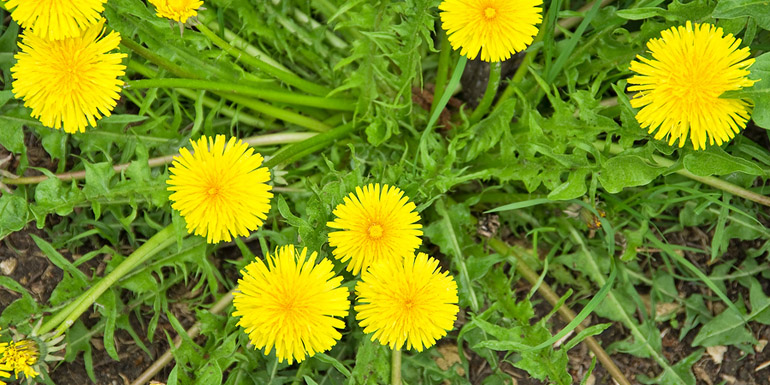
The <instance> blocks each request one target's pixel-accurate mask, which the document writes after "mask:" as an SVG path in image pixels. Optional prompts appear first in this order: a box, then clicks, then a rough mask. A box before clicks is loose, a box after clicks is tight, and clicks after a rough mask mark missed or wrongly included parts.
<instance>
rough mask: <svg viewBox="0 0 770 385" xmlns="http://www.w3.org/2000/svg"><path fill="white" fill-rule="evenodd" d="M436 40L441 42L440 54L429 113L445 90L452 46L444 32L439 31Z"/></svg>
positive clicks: (434, 108) (433, 109)
mask: <svg viewBox="0 0 770 385" xmlns="http://www.w3.org/2000/svg"><path fill="white" fill-rule="evenodd" d="M438 39H439V41H441V52H440V53H439V56H438V69H437V70H436V86H435V87H434V88H433V102H432V103H431V105H430V113H431V114H433V111H435V110H436V107H437V106H438V102H439V100H440V99H441V96H442V95H444V90H445V89H446V83H447V76H448V75H449V59H450V57H451V54H452V46H451V45H450V44H449V39H448V38H447V34H446V31H444V29H443V28H442V29H439V32H438Z"/></svg>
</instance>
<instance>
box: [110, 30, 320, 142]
mask: <svg viewBox="0 0 770 385" xmlns="http://www.w3.org/2000/svg"><path fill="white" fill-rule="evenodd" d="M125 43H126V41H123V44H125ZM127 46H128V47H130V45H127ZM132 49H133V48H132ZM137 49H138V51H136V52H137V53H139V54H140V55H142V56H144V57H145V58H146V59H147V60H150V61H152V62H153V63H155V64H157V65H159V66H161V67H163V68H165V69H167V70H168V71H170V72H171V73H173V74H175V75H178V76H183V77H189V78H192V79H190V81H192V80H199V78H198V76H196V75H195V74H192V73H189V72H185V71H184V69H181V68H176V65H175V64H173V63H170V62H168V61H167V60H166V59H164V58H162V57H160V56H157V55H155V54H153V53H152V52H145V53H147V54H148V56H145V55H144V54H142V52H144V51H145V50H146V49H145V48H144V47H141V46H139V47H138V48H137ZM130 63H131V62H129V64H130ZM182 74H186V75H187V76H185V75H182ZM155 80H161V79H155ZM199 81H202V82H209V83H217V82H210V81H203V80H199ZM204 84H205V83H204ZM216 94H217V95H219V96H221V97H223V98H225V99H227V100H230V101H232V102H235V103H238V104H240V105H242V106H244V107H248V108H249V109H252V110H254V111H257V112H260V113H263V114H265V115H268V116H272V117H274V118H277V119H280V120H283V121H285V122H289V123H294V124H296V125H298V126H300V127H305V128H308V129H311V130H313V131H318V132H324V131H329V129H330V128H331V127H329V126H327V125H325V124H323V123H321V122H319V121H318V120H315V119H313V118H309V117H306V116H303V115H300V114H298V113H296V112H292V111H287V110H284V109H281V108H278V107H274V106H271V105H269V104H267V103H262V102H260V101H258V100H254V99H249V98H244V97H241V96H233V95H228V94H223V93H222V92H216Z"/></svg>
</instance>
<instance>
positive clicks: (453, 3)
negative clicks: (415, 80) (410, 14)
mask: <svg viewBox="0 0 770 385" xmlns="http://www.w3.org/2000/svg"><path fill="white" fill-rule="evenodd" d="M542 4H543V1H542V0H444V1H443V2H442V3H441V5H439V6H438V8H439V10H441V11H442V12H441V15H440V16H441V25H442V27H443V28H444V29H445V30H446V31H447V34H448V35H449V43H450V44H452V48H454V49H460V50H461V51H460V55H463V56H467V57H468V58H469V59H475V58H476V57H477V56H478V55H479V52H481V60H484V61H488V62H499V61H503V60H506V59H508V58H510V57H511V55H512V54H514V53H516V52H519V51H523V50H524V49H526V48H527V46H528V45H530V44H532V40H533V39H534V36H535V35H537V32H538V29H537V27H536V25H537V24H539V23H540V22H541V21H542V20H543V15H542V11H543V10H542V9H541V8H540V5H542Z"/></svg>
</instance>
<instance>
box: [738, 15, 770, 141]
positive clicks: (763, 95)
mask: <svg viewBox="0 0 770 385" xmlns="http://www.w3.org/2000/svg"><path fill="white" fill-rule="evenodd" d="M766 14H767V13H766ZM749 69H750V70H751V75H749V78H750V79H754V80H759V81H758V82H756V83H754V86H752V87H751V88H749V89H747V90H745V91H744V93H745V94H746V95H747V96H748V97H750V98H751V99H753V100H754V111H753V112H752V115H751V118H752V119H754V123H756V124H757V125H758V126H760V127H763V128H767V129H770V52H768V53H765V54H762V55H760V56H758V57H757V58H756V61H755V62H754V64H752V65H751V67H750V68H749Z"/></svg>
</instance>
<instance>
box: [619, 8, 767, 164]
mask: <svg viewBox="0 0 770 385" xmlns="http://www.w3.org/2000/svg"><path fill="white" fill-rule="evenodd" d="M740 44H741V40H740V39H736V38H735V37H733V35H732V34H727V36H725V35H724V33H723V32H722V28H717V27H715V26H713V25H711V24H697V23H696V24H694V25H693V24H692V23H690V22H689V21H688V22H687V24H686V25H685V26H678V27H672V28H670V29H667V30H665V31H663V32H661V38H660V39H651V40H650V41H649V42H647V48H648V49H649V51H650V53H651V55H652V59H647V58H645V57H643V56H641V55H639V56H637V57H636V59H637V60H638V61H632V62H631V66H630V70H631V71H633V72H635V73H637V74H638V75H635V76H633V77H631V78H630V79H628V83H629V84H631V86H629V87H628V90H629V91H639V92H638V93H637V94H636V95H635V96H634V98H633V99H631V106H632V107H634V108H641V110H639V112H638V113H637V114H636V120H637V121H639V124H641V126H642V127H643V128H646V129H648V132H649V133H652V132H654V131H655V130H657V131H658V132H657V133H656V134H655V139H659V140H660V139H663V138H666V137H669V140H668V142H669V145H672V144H674V142H676V140H677V139H679V147H682V146H684V143H685V141H686V140H687V137H688V136H689V137H690V140H692V145H693V147H694V148H695V149H696V150H699V149H705V148H706V139H708V141H709V144H711V145H713V144H714V143H716V144H718V145H719V144H722V143H723V142H727V141H729V140H730V139H732V138H733V137H734V136H735V134H737V133H739V132H740V131H741V130H742V129H743V128H744V127H746V122H747V121H748V120H749V115H750V114H751V105H750V103H749V102H748V101H747V100H743V99H734V98H721V97H720V96H721V95H722V94H723V93H725V92H726V91H734V90H740V89H741V88H743V87H751V86H752V85H753V84H754V82H755V80H750V79H748V77H747V76H748V75H749V70H748V68H749V66H751V64H753V63H754V59H747V58H748V57H749V48H748V47H745V48H741V49H739V48H738V47H739V46H740Z"/></svg>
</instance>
